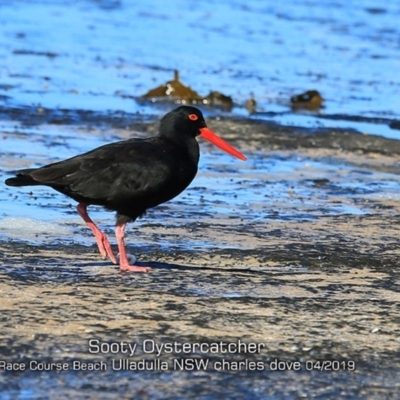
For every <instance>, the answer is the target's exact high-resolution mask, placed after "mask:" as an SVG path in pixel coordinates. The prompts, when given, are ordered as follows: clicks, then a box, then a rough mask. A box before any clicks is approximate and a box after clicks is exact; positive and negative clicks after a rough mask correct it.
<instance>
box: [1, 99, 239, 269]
mask: <svg viewBox="0 0 400 400" xmlns="http://www.w3.org/2000/svg"><path fill="white" fill-rule="evenodd" d="M197 136H201V137H203V138H205V139H207V140H209V141H210V142H211V143H213V144H214V145H216V146H218V147H220V148H221V149H222V150H224V151H226V152H227V153H230V154H231V155H233V156H235V157H237V158H240V159H241V160H246V157H245V156H244V155H243V154H242V153H240V152H239V151H237V150H236V149H234V148H233V147H232V146H230V145H229V144H228V143H226V142H225V141H224V140H222V139H221V138H219V137H218V136H217V135H216V134H215V133H213V132H212V131H211V130H210V129H209V128H207V126H206V123H205V121H204V117H203V115H202V113H201V111H200V110H198V109H197V108H195V107H190V106H181V107H178V108H176V109H175V110H173V111H171V112H169V113H168V114H166V115H165V116H164V117H163V118H162V119H161V122H160V129H159V134H158V136H156V137H150V138H147V139H129V140H124V141H121V142H116V143H111V144H107V145H105V146H101V147H99V148H97V149H94V150H92V151H89V152H87V153H84V154H81V155H78V156H76V157H72V158H69V159H67V160H64V161H60V162H56V163H54V164H49V165H46V166H44V167H41V168H31V169H23V170H20V171H17V173H16V176H15V177H13V178H10V179H7V180H6V184H7V185H9V186H33V185H45V186H50V187H51V188H53V189H55V190H57V191H58V192H61V193H63V194H65V195H66V196H69V197H71V198H72V199H74V200H75V201H77V202H78V203H79V204H78V206H77V210H78V213H79V215H80V216H81V217H82V218H83V220H84V221H85V222H86V224H87V225H88V227H89V228H90V229H91V230H92V231H93V233H94V236H95V238H96V242H97V245H98V247H99V250H100V253H101V255H102V256H103V258H106V257H107V256H108V257H109V258H110V259H111V261H112V262H113V263H114V264H117V260H116V258H115V256H114V254H113V251H112V249H111V245H110V242H109V241H108V239H107V237H106V235H105V234H104V233H103V232H102V231H100V229H99V228H98V227H97V226H96V225H95V223H94V222H93V221H92V220H91V219H90V217H89V215H88V213H87V211H86V209H87V207H88V206H89V205H99V206H104V207H105V208H106V209H108V210H112V211H116V212H117V214H116V229H115V234H116V238H117V243H118V250H119V255H120V260H119V265H120V268H121V270H123V271H135V272H147V271H148V270H149V269H150V268H149V267H143V266H137V265H130V263H129V261H128V257H127V254H126V251H125V245H124V229H125V225H126V224H127V223H128V222H133V221H135V220H136V219H137V218H138V217H140V216H142V215H143V214H145V212H146V210H147V209H148V208H151V207H155V206H157V205H159V204H161V203H164V202H166V201H168V200H171V199H172V198H174V197H175V196H177V195H178V194H180V193H181V192H182V191H183V190H184V189H186V188H187V187H188V186H189V184H190V182H191V181H192V180H193V178H194V177H195V175H196V173H197V165H198V162H199V145H198V143H197V140H196V137H197Z"/></svg>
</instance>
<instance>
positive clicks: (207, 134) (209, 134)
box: [200, 128, 247, 161]
mask: <svg viewBox="0 0 400 400" xmlns="http://www.w3.org/2000/svg"><path fill="white" fill-rule="evenodd" d="M200 136H201V137H202V138H204V139H206V140H208V141H209V142H211V143H212V144H214V145H215V146H217V147H219V148H220V149H222V150H224V151H226V152H227V153H229V154H231V155H232V156H234V157H237V158H239V159H240V160H243V161H246V160H247V158H246V156H245V155H243V154H242V153H241V152H240V151H239V150H236V149H235V148H234V147H232V146H231V145H230V144H229V143H227V142H225V140H224V139H221V138H220V137H219V136H217V135H216V134H215V133H214V132H213V131H212V130H211V129H209V128H201V129H200Z"/></svg>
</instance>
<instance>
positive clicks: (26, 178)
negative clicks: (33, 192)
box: [5, 168, 40, 186]
mask: <svg viewBox="0 0 400 400" xmlns="http://www.w3.org/2000/svg"><path fill="white" fill-rule="evenodd" d="M33 170H34V168H31V169H23V170H21V171H18V172H17V173H16V176H15V177H14V178H9V179H6V182H5V183H6V185H8V186H35V185H40V182H38V181H35V180H34V179H33V178H32V177H31V176H30V172H32V171H33Z"/></svg>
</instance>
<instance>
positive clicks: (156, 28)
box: [0, 0, 400, 138]
mask: <svg viewBox="0 0 400 400" xmlns="http://www.w3.org/2000/svg"><path fill="white" fill-rule="evenodd" d="M399 15H400V5H399V3H398V2H396V1H387V2H385V4H381V5H379V7H378V6H377V5H376V2H374V1H372V0H364V1H362V2H357V3H351V2H350V3H349V2H346V1H344V0H335V1H324V2H318V1H308V2H304V3H302V2H298V1H289V2H285V3H279V2H274V3H271V2H267V3H263V2H260V1H257V0H249V1H246V2H243V1H242V0H234V1H231V2H229V3H223V2H220V1H216V0H208V1H201V2H196V4H193V3H190V2H185V1H182V0H174V1H170V2H169V5H168V7H167V8H166V7H165V6H164V3H163V2H162V1H160V0H158V1H155V2H152V3H144V2H133V1H105V0H103V1H94V0H87V1H82V2H69V1H57V2H50V3H49V2H45V1H40V0H39V1H38V0H36V1H18V2H17V1H14V2H8V1H3V2H0V22H1V29H0V60H1V66H2V71H3V72H2V74H1V82H0V95H1V94H2V95H3V96H4V99H3V102H4V104H5V105H8V104H9V105H32V104H35V105H38V104H40V105H42V106H43V107H48V108H56V107H59V108H64V109H75V108H78V109H83V110H97V111H104V110H112V111H116V110H123V111H126V112H131V113H134V112H141V113H145V114H153V115H155V114H157V115H158V114H159V113H160V111H159V110H157V109H156V108H154V107H150V106H149V105H148V104H144V103H143V102H137V101H135V98H137V97H138V96H141V95H143V94H144V93H146V92H147V91H148V90H149V89H151V88H152V87H155V86H158V85H160V84H162V83H164V82H165V81H167V80H170V79H171V78H172V72H173V70H174V69H179V70H180V72H181V79H182V80H183V82H185V83H186V84H188V85H190V86H191V87H192V88H194V89H195V90H197V91H198V92H200V93H201V94H202V95H203V96H205V95H206V94H208V93H209V92H210V91H211V90H218V91H221V92H223V93H225V94H227V95H229V96H232V97H233V99H234V101H235V103H236V104H237V107H235V108H234V110H233V114H234V115H235V114H236V115H248V114H247V111H245V109H244V108H243V104H244V102H245V101H246V100H247V99H248V98H249V97H250V95H251V94H253V95H254V97H255V99H256V100H257V102H258V111H259V112H260V114H257V115H256V117H257V118H267V119H272V120H274V119H276V120H277V121H278V122H280V123H284V124H296V125H298V124H300V125H305V126H310V125H311V126H318V125H321V124H322V125H323V126H326V125H327V126H329V127H335V126H340V127H353V128H355V129H358V130H361V131H363V132H368V133H373V134H382V135H389V136H391V137H396V138H398V133H397V132H398V131H396V130H395V131H393V130H391V129H390V128H389V127H388V125H389V124H390V123H391V122H393V121H396V120H397V119H399V117H400V116H399V111H398V110H399V109H400V107H399V105H400V104H399V102H400V100H399V98H400V96H399V89H400V79H399V78H398V76H397V74H396V71H397V70H398V46H397V44H398V43H397V38H398V37H399V35H400V32H399V30H400V28H399V26H398V18H399ZM37 21H40V23H38V22H37ZM309 89H317V90H319V91H320V92H321V93H322V95H323V97H324V98H325V99H326V108H325V109H323V110H322V111H321V115H320V116H321V118H319V116H318V115H316V114H307V113H306V117H305V118H303V117H299V115H296V114H294V113H292V112H291V111H290V109H289V107H288V103H289V98H290V96H292V95H294V94H298V93H300V92H303V91H305V90H309ZM160 106H161V108H162V109H163V110H165V108H166V106H165V105H160ZM167 108H168V106H167ZM161 112H162V111H161ZM263 112H268V113H270V114H269V115H265V114H263Z"/></svg>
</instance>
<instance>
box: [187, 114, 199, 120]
mask: <svg viewBox="0 0 400 400" xmlns="http://www.w3.org/2000/svg"><path fill="white" fill-rule="evenodd" d="M189 119H191V120H192V121H197V120H198V119H199V117H198V116H197V115H196V114H190V115H189Z"/></svg>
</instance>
